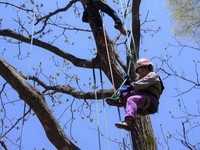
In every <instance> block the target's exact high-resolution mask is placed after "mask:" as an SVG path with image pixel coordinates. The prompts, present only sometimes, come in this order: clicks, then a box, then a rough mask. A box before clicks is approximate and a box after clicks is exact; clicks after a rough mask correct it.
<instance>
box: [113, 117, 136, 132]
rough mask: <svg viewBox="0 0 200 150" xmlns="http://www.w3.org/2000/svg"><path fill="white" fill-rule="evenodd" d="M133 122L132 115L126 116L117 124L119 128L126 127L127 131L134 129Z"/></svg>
mask: <svg viewBox="0 0 200 150" xmlns="http://www.w3.org/2000/svg"><path fill="white" fill-rule="evenodd" d="M132 124H133V118H132V117H126V118H125V121H122V122H120V123H116V124H115V126H116V127H117V128H119V129H125V130H126V131H131V130H132Z"/></svg>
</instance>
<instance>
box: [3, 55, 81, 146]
mask: <svg viewBox="0 0 200 150" xmlns="http://www.w3.org/2000/svg"><path fill="white" fill-rule="evenodd" d="M0 75H1V76H2V77H3V78H4V79H5V80H6V81H7V82H8V83H9V84H10V85H11V86H12V87H13V88H14V89H15V90H16V91H17V92H18V94H19V97H20V98H21V99H22V100H24V101H25V102H26V103H27V104H28V105H29V106H30V107H31V108H32V109H33V111H34V112H35V113H36V115H37V117H38V118H39V120H40V122H41V124H42V126H43V128H44V130H45V132H46V135H47V136H48V138H49V140H50V141H51V142H52V143H53V144H54V146H55V147H56V148H57V149H58V150H78V149H79V148H78V147H76V146H75V145H74V144H73V143H71V142H70V140H69V139H68V138H67V137H66V135H65V133H64V132H63V130H62V128H61V127H60V125H59V124H58V122H57V121H56V119H55V117H54V116H53V114H52V112H51V110H49V108H48V105H47V104H46V103H45V99H44V97H43V95H42V93H40V92H39V91H38V90H36V89H35V88H34V87H32V86H31V85H30V84H28V82H27V81H26V80H25V79H24V78H23V77H22V76H21V75H20V74H19V73H18V72H17V71H16V70H15V69H14V68H13V67H12V66H11V65H9V64H8V63H7V62H6V61H5V60H3V59H2V58H0Z"/></svg>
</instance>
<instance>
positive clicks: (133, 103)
mask: <svg viewBox="0 0 200 150" xmlns="http://www.w3.org/2000/svg"><path fill="white" fill-rule="evenodd" d="M122 96H123V100H124V101H126V114H125V117H128V116H131V117H133V118H134V117H135V115H136V113H137V109H138V108H142V107H143V106H144V105H145V103H146V101H147V98H149V99H151V100H152V101H153V104H154V105H155V106H157V105H158V100H157V98H155V97H153V96H146V95H142V94H138V93H137V92H135V91H130V92H124V93H123V95H122Z"/></svg>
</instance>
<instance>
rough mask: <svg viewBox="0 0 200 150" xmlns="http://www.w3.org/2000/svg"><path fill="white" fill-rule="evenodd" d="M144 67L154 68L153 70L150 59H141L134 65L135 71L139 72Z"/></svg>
mask: <svg viewBox="0 0 200 150" xmlns="http://www.w3.org/2000/svg"><path fill="white" fill-rule="evenodd" d="M143 66H152V68H153V63H152V62H151V61H150V60H149V59H146V58H141V59H139V60H138V61H137V62H136V63H135V64H134V69H135V70H137V69H138V68H140V67H143Z"/></svg>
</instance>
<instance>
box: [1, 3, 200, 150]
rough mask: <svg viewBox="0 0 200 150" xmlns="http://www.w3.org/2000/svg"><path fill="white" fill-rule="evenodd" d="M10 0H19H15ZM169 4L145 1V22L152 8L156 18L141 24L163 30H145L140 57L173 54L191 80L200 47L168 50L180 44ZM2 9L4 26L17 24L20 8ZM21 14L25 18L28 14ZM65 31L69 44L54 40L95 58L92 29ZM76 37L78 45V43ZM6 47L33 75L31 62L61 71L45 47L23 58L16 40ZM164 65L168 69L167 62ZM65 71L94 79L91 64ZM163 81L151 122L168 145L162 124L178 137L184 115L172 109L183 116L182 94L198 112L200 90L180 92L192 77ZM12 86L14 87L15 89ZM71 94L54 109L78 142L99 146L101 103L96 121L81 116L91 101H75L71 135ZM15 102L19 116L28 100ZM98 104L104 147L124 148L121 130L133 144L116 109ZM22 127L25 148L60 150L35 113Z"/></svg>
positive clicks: (194, 136)
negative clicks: (120, 126)
mask: <svg viewBox="0 0 200 150" xmlns="http://www.w3.org/2000/svg"><path fill="white" fill-rule="evenodd" d="M10 2H14V0H13V1H10ZM44 2H45V1H44ZM164 3H165V1H164V0H148V1H143V2H142V4H141V22H143V21H144V18H145V17H146V14H147V12H148V11H149V20H155V21H153V22H149V23H146V24H145V25H144V26H142V29H147V28H148V29H157V28H158V27H159V26H160V27H161V30H160V32H158V33H156V34H155V35H153V36H150V35H148V34H144V33H142V35H143V37H142V40H141V50H140V56H141V57H146V58H149V59H151V58H153V57H156V56H157V57H163V58H166V57H168V56H171V59H170V65H171V66H173V68H175V70H176V71H177V72H178V73H180V74H181V73H182V70H184V71H185V74H186V76H187V77H189V78H190V79H192V80H195V79H196V76H195V72H194V63H193V62H192V61H191V59H194V60H198V58H199V55H200V54H199V52H198V51H194V50H187V49H183V50H182V51H181V53H180V48H179V47H172V46H171V47H169V48H167V50H166V49H165V48H166V47H168V44H169V43H171V44H174V45H176V42H175V40H174V38H173V34H172V32H171V27H172V26H171V24H170V17H169V15H168V11H167V9H166V7H165V4H164ZM58 4H59V6H60V7H61V6H63V5H64V4H66V2H64V1H62V2H59V3H58ZM109 4H111V6H112V7H113V8H116V6H115V4H113V3H112V2H110V1H109ZM45 6H46V9H47V11H52V10H54V9H55V2H54V1H52V2H51V3H50V2H48V4H45ZM1 7H2V6H1ZM0 12H1V14H3V16H5V18H6V19H5V20H3V21H4V25H3V27H2V28H14V27H15V26H11V24H12V17H13V16H15V13H14V12H13V11H12V9H10V11H9V13H3V12H6V10H5V9H4V8H2V9H1V10H0ZM12 13H13V14H12ZM70 13H72V12H70ZM70 13H66V14H64V15H63V19H64V20H66V23H68V24H73V25H74V22H76V25H77V26H78V27H82V28H84V29H89V26H88V24H85V23H82V22H81V19H78V18H75V17H74V16H73V15H72V16H70ZM21 17H22V18H23V19H25V20H26V16H25V15H24V16H21ZM120 17H121V16H120ZM69 18H70V19H69ZM54 19H55V18H54ZM128 19H130V18H128ZM128 19H127V28H128ZM104 24H105V27H106V29H107V32H108V34H109V36H110V37H111V39H112V38H114V37H115V36H116V35H117V34H118V31H117V30H115V29H114V27H113V25H114V23H113V21H112V19H111V18H109V17H108V16H107V15H104ZM37 29H38V28H37V27H36V28H35V30H37ZM27 30H29V31H30V32H31V30H32V25H31V24H30V25H28V24H27ZM59 32H60V31H55V32H54V33H53V34H57V33H59ZM66 35H67V36H68V37H70V38H69V43H65V42H64V40H65V39H64V38H63V37H62V38H60V39H59V40H57V41H55V42H54V45H56V46H58V47H60V48H61V49H63V50H65V51H67V52H69V53H72V54H74V55H76V56H79V57H81V58H87V59H90V58H92V57H93V55H92V54H91V51H93V49H94V48H95V44H94V40H93V39H91V40H88V34H85V33H82V32H72V31H71V32H70V31H69V32H66ZM89 35H90V36H92V34H91V33H89ZM44 40H51V41H52V39H50V38H49V37H48V38H45V39H44ZM121 40H124V37H121ZM72 42H74V43H75V44H74V45H73V44H72ZM183 42H184V41H183ZM185 43H186V44H190V43H189V42H185ZM4 47H6V48H7V51H6V52H5V55H4V58H5V59H6V60H7V61H8V62H9V63H11V64H12V65H13V66H16V67H17V70H19V71H23V72H24V73H27V72H28V73H30V74H32V73H33V74H34V71H32V70H30V71H29V66H31V68H32V67H35V68H38V64H39V63H40V62H42V66H43V71H44V72H47V74H48V75H49V76H50V75H52V74H53V75H55V74H56V72H59V71H60V70H58V69H57V68H54V67H53V66H54V64H53V62H52V54H51V53H49V52H46V51H44V50H43V49H40V48H38V47H34V46H33V49H32V51H31V58H29V59H24V60H23V61H19V60H18V59H17V57H16V55H17V50H16V45H8V44H7V43H3V44H1V45H0V50H1V51H2V49H3V48H4ZM22 49H23V54H26V52H28V51H29V50H30V46H29V45H27V44H25V45H23V47H22ZM123 50H124V48H123V46H119V51H120V54H121V56H122V57H123V58H124V56H125V55H124V52H125V50H124V52H123ZM54 58H55V60H56V61H59V62H60V63H62V60H60V58H59V57H57V56H55V57H54ZM152 61H153V63H154V64H155V66H158V67H159V66H160V61H159V59H156V58H154V59H153V60H152ZM29 62H30V63H29ZM72 66H73V65H72ZM73 67H74V66H73ZM165 67H166V66H165ZM65 69H66V68H65ZM165 69H167V70H168V68H167V67H166V68H165ZM65 71H66V72H67V73H69V74H78V75H79V76H80V78H81V80H80V84H81V85H82V84H84V83H85V84H86V85H88V81H91V82H92V80H90V78H92V70H90V69H87V70H85V69H78V68H76V67H75V68H72V69H69V70H67V69H66V70H65ZM96 73H97V74H98V73H99V72H98V70H96ZM158 73H159V74H160V75H161V77H162V78H165V77H166V76H165V75H164V74H162V73H161V72H158ZM97 76H98V75H97ZM103 80H104V82H105V83H106V84H105V85H104V87H105V88H111V87H112V85H111V84H110V83H109V82H108V80H107V78H106V77H105V76H104V78H103ZM58 82H59V83H60V84H62V83H64V82H65V78H64V76H63V75H62V76H59V77H58ZM72 84H73V85H76V84H75V83H72ZM164 84H165V91H164V93H163V95H162V97H161V99H160V107H159V113H157V114H155V115H151V121H152V125H153V130H154V133H155V137H156V138H157V139H158V141H159V143H162V144H158V149H159V150H165V149H167V144H166V143H165V142H164V140H163V135H162V133H161V128H160V126H161V125H162V128H163V132H164V134H165V136H166V135H167V134H168V133H170V134H172V135H176V137H179V136H178V133H181V132H182V126H181V121H183V120H184V119H173V118H172V117H171V115H170V113H169V111H171V112H172V113H173V114H174V115H175V116H177V117H181V116H184V115H185V114H184V113H183V112H182V111H180V108H179V103H178V100H179V99H180V101H183V102H184V103H183V104H184V105H186V106H187V110H188V111H189V112H194V113H197V111H196V110H197V103H196V101H198V100H200V99H199V97H200V95H199V92H198V90H196V91H192V92H190V93H188V94H184V95H183V96H176V95H177V92H176V90H175V89H178V90H183V91H185V90H187V89H188V87H189V86H191V85H190V84H188V83H187V82H182V81H181V80H179V79H178V78H175V77H171V78H167V79H166V80H164ZM97 85H98V86H99V87H100V82H99V79H97ZM87 88H88V89H89V86H88V87H83V89H84V90H86V89H87ZM8 90H9V91H10V89H8ZM89 90H92V89H89ZM9 93H12V96H10V98H13V97H14V98H15V99H16V97H17V94H16V93H15V92H14V94H13V91H12V90H11V91H10V92H9ZM67 99H69V101H70V102H71V101H72V100H73V98H72V97H68V96H66V95H65V96H63V97H62V98H61V101H62V102H63V104H64V105H59V104H57V107H55V108H53V110H54V115H55V116H56V117H57V118H59V117H60V116H62V118H61V119H60V120H59V122H60V123H61V125H62V126H63V127H65V128H64V130H65V132H66V134H67V136H68V137H70V136H73V138H74V141H77V146H79V147H80V148H81V149H83V150H93V149H97V148H98V144H99V143H98V138H97V137H98V134H97V126H98V125H97V121H96V111H97V109H96V106H95V105H96V104H95V102H93V104H92V106H93V107H92V108H91V109H92V113H91V114H90V119H94V120H93V121H92V122H90V121H91V120H90V119H86V118H84V119H82V117H83V116H84V113H85V114H86V115H88V114H89V110H88V109H85V107H86V106H83V105H82V100H76V101H74V103H73V106H72V107H71V109H72V110H74V111H73V115H75V116H76V119H75V121H74V122H73V126H72V132H71V133H72V135H71V134H70V128H69V126H70V124H69V123H68V124H66V126H65V123H66V122H67V120H69V116H70V115H71V112H70V111H69V109H70V108H68V106H69V102H68V101H67ZM48 102H49V105H51V101H50V100H49V99H48ZM16 107H17V108H18V107H19V108H20V109H17V110H15V113H16V114H17V115H18V116H20V115H22V114H23V109H22V108H23V103H21V102H20V103H18V105H14V106H12V105H11V106H10V105H9V108H10V110H13V109H15V108H16ZM98 107H99V108H98V110H99V113H98V115H99V122H100V124H99V127H100V131H101V132H102V133H103V135H104V136H102V137H101V146H102V149H107V148H108V147H110V149H111V150H114V149H115V150H117V149H120V148H119V145H118V144H117V143H118V142H121V141H122V134H123V136H124V137H125V139H126V142H127V143H130V140H129V133H128V132H126V131H123V132H122V131H121V130H119V129H117V128H115V126H114V124H115V123H116V122H119V118H118V113H117V108H115V107H109V106H107V105H106V106H105V108H103V104H102V102H98ZM82 108H83V112H84V113H83V112H81V111H80V110H82ZM65 109H66V110H67V111H66V112H64V110H65ZM105 110H106V119H105V114H104V113H103V112H104V111H105ZM120 112H121V116H122V117H123V115H124V109H120ZM7 113H8V115H9V116H12V115H13V113H14V112H13V111H7ZM84 117H85V116H84ZM105 123H107V126H108V134H109V138H110V139H111V140H110V141H109V146H108V145H107V142H106V138H105V135H106V129H105ZM190 125H191V126H192V125H193V124H190ZM23 131H24V132H23V142H24V144H23V149H25V150H26V149H34V148H35V149H37V150H40V149H42V148H43V147H45V148H46V149H51V150H54V149H55V148H54V146H52V145H51V144H50V142H49V141H48V139H47V138H46V135H45V133H44V131H43V129H42V128H41V125H40V123H39V121H38V119H37V118H36V117H35V116H31V115H30V116H29V120H28V121H27V122H25V125H24V129H23ZM30 131H31V132H30ZM199 131H200V130H198V131H196V130H194V131H193V130H191V135H190V137H191V139H190V140H191V141H192V142H197V141H199V140H200V139H199V136H198V135H199V133H198V132H199ZM12 134H13V135H14V137H15V135H18V134H19V133H18V132H17V131H16V132H13V133H12ZM169 145H170V150H176V149H177V146H179V147H180V149H181V150H185V149H186V148H185V147H183V146H182V144H181V143H180V142H179V141H177V140H175V139H174V138H172V139H170V140H169ZM9 146H11V147H10V148H11V149H12V144H10V145H9Z"/></svg>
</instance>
